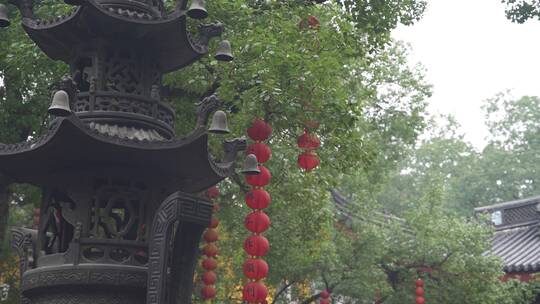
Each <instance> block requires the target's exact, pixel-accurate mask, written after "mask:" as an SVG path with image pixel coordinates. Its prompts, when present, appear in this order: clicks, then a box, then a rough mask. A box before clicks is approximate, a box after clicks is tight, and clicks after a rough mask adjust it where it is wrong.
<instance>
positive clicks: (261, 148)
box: [246, 143, 272, 164]
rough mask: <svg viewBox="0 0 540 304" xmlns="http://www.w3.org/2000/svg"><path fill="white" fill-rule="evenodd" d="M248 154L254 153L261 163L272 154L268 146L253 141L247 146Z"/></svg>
mask: <svg viewBox="0 0 540 304" xmlns="http://www.w3.org/2000/svg"><path fill="white" fill-rule="evenodd" d="M249 154H255V156H257V161H258V162H259V163H261V164H262V163H265V162H267V161H268V160H269V159H270V156H272V150H270V147H268V146H267V145H265V144H263V143H254V144H251V145H249V147H247V150H246V155H249Z"/></svg>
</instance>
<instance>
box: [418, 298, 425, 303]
mask: <svg viewBox="0 0 540 304" xmlns="http://www.w3.org/2000/svg"><path fill="white" fill-rule="evenodd" d="M424 303H426V300H425V299H424V298H423V297H417V298H416V304H424Z"/></svg>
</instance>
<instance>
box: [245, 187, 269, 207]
mask: <svg viewBox="0 0 540 304" xmlns="http://www.w3.org/2000/svg"><path fill="white" fill-rule="evenodd" d="M271 200H272V199H271V197H270V194H269V193H268V192H266V190H264V189H253V190H251V191H249V192H248V193H246V204H247V205H248V207H249V208H251V209H264V208H267V207H268V206H269V205H270V201H271Z"/></svg>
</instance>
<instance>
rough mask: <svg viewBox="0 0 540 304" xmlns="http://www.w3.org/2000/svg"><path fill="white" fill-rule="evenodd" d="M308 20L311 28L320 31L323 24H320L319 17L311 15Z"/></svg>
mask: <svg viewBox="0 0 540 304" xmlns="http://www.w3.org/2000/svg"><path fill="white" fill-rule="evenodd" d="M307 20H308V24H309V28H311V29H313V30H318V29H319V26H320V24H321V23H320V22H319V19H317V17H315V16H311V15H310V16H308V17H307Z"/></svg>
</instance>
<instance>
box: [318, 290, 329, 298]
mask: <svg viewBox="0 0 540 304" xmlns="http://www.w3.org/2000/svg"><path fill="white" fill-rule="evenodd" d="M320 295H321V298H323V299H328V298H329V297H330V293H329V292H328V290H323V291H321V294H320Z"/></svg>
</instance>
